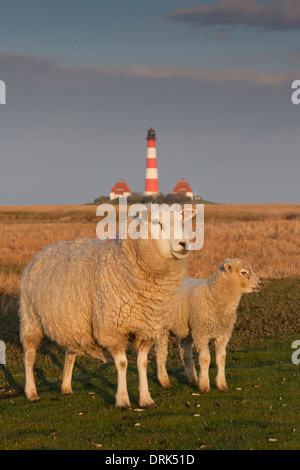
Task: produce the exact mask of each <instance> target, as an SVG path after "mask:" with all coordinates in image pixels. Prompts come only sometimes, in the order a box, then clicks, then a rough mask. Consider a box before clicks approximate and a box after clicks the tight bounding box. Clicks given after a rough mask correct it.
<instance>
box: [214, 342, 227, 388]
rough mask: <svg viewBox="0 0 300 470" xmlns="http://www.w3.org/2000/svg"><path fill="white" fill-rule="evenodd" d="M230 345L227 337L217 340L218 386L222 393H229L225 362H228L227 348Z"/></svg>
mask: <svg viewBox="0 0 300 470" xmlns="http://www.w3.org/2000/svg"><path fill="white" fill-rule="evenodd" d="M227 343H228V338H227V337H220V338H218V339H216V343H215V348H216V364H217V368H218V373H217V377H216V385H217V388H218V390H220V391H221V392H228V386H227V383H226V377H225V362H226V346H227Z"/></svg>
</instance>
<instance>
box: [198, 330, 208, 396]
mask: <svg viewBox="0 0 300 470" xmlns="http://www.w3.org/2000/svg"><path fill="white" fill-rule="evenodd" d="M195 345H196V347H197V351H198V353H199V365H200V374H199V389H200V392H202V393H207V392H209V390H210V384H209V366H210V353H209V347H208V339H205V338H202V339H201V341H200V342H198V341H195Z"/></svg>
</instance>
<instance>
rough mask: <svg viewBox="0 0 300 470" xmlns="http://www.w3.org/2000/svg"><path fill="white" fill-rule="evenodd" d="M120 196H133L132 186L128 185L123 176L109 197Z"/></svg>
mask: <svg viewBox="0 0 300 470" xmlns="http://www.w3.org/2000/svg"><path fill="white" fill-rule="evenodd" d="M120 196H131V192H130V188H129V186H127V184H126V183H125V181H124V180H123V178H122V179H121V181H119V182H118V183H116V184H115V185H114V187H113V188H112V189H111V191H110V195H109V199H116V198H117V197H120Z"/></svg>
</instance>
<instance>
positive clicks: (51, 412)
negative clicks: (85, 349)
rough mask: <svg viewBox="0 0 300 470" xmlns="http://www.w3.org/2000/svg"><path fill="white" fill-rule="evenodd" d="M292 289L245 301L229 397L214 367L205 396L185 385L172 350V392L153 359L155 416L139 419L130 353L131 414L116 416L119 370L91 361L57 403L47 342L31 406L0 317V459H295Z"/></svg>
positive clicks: (295, 299)
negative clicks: (70, 452)
mask: <svg viewBox="0 0 300 470" xmlns="http://www.w3.org/2000/svg"><path fill="white" fill-rule="evenodd" d="M298 286H299V280H295V279H290V280H285V281H282V280H277V281H276V280H271V281H269V282H268V283H265V287H264V289H263V290H262V292H261V293H260V294H255V295H249V296H244V297H243V299H242V302H241V304H240V307H239V315H238V322H237V325H236V328H235V331H234V335H233V338H232V340H231V342H230V345H229V350H228V355H227V368H226V375H227V381H228V385H229V387H230V390H229V392H228V393H226V394H224V393H221V392H219V391H218V390H217V389H216V387H215V384H214V378H215V375H216V368H215V364H214V361H213V362H212V366H211V373H210V376H211V391H210V393H209V394H205V395H200V394H199V391H198V389H197V387H192V386H191V385H189V384H188V383H187V381H186V379H185V377H184V374H183V368H182V366H181V363H180V360H179V355H178V351H177V347H176V345H175V342H174V341H171V344H170V357H169V359H168V370H169V374H170V379H171V383H172V388H171V389H169V390H164V389H162V388H161V386H160V385H159V383H158V381H157V379H156V368H155V357H154V353H153V351H152V352H151V354H150V362H149V367H148V378H149V387H150V390H151V394H152V397H153V398H154V400H155V402H156V407H155V408H152V409H147V410H144V411H136V409H139V406H138V376H137V370H136V366H135V361H136V356H135V353H133V352H132V351H130V350H129V352H128V357H129V368H128V390H129V395H130V400H131V409H130V410H127V411H120V410H117V409H116V408H115V407H114V397H115V392H116V385H117V374H116V369H115V366H113V365H104V364H102V363H100V362H98V361H96V360H94V359H91V358H88V357H81V358H78V359H77V361H76V364H75V368H74V375H73V391H74V395H73V396H61V395H60V387H59V386H60V380H61V375H62V367H63V360H64V352H63V351H62V350H61V349H60V348H59V347H57V346H56V345H55V344H53V343H51V342H50V341H49V340H43V342H42V344H41V347H40V349H39V351H38V357H37V361H36V368H35V375H36V382H37V388H38V393H39V394H40V397H41V401H40V402H37V403H28V402H27V401H26V399H25V397H24V394H23V387H24V370H23V354H22V350H21V347H20V344H19V340H18V318H17V315H16V314H13V315H7V316H0V339H3V340H4V341H5V342H6V345H7V366H0V422H1V426H0V449H1V450H3V449H95V450H96V449H99V448H100V449H103V450H105V449H108V450H125V449H128V450H132V449H151V450H154V449H159V450H196V449H213V450H217V449H224V450H225V449H269V450H279V449H299V448H300V412H299V410H300V406H299V405H300V399H299V366H296V365H294V364H293V363H292V361H291V355H292V353H293V350H292V348H291V345H292V343H293V341H295V340H299V339H300V329H299V293H298V290H299V289H298ZM193 394H194V395H193ZM195 394H196V395H195ZM195 415H199V416H195ZM137 423H139V426H136V424H137ZM270 439H271V441H270ZM97 445H101V447H98V446H97Z"/></svg>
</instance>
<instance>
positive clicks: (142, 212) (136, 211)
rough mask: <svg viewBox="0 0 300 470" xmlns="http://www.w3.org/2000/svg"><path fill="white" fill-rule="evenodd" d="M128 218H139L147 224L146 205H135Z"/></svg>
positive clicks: (131, 208)
mask: <svg viewBox="0 0 300 470" xmlns="http://www.w3.org/2000/svg"><path fill="white" fill-rule="evenodd" d="M128 216H129V217H134V218H139V219H140V221H141V222H142V223H144V224H145V223H147V221H148V210H147V208H146V206H145V205H144V204H133V205H132V206H131V207H130V209H129V211H128Z"/></svg>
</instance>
